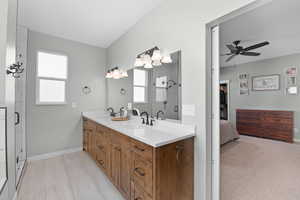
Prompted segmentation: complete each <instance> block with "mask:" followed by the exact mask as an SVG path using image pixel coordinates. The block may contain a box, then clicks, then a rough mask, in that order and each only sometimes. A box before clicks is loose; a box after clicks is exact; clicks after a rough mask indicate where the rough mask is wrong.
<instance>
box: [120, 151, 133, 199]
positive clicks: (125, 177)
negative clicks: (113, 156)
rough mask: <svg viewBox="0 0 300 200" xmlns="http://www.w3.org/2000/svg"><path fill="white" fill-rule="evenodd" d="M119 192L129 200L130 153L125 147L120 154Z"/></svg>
mask: <svg viewBox="0 0 300 200" xmlns="http://www.w3.org/2000/svg"><path fill="white" fill-rule="evenodd" d="M120 164H121V175H120V190H121V192H122V193H123V196H124V197H125V198H126V199H130V173H131V153H130V150H129V149H128V148H126V147H123V148H122V152H121V163H120Z"/></svg>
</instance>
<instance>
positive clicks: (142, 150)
mask: <svg viewBox="0 0 300 200" xmlns="http://www.w3.org/2000/svg"><path fill="white" fill-rule="evenodd" d="M131 149H132V151H133V152H135V153H136V154H138V155H140V156H141V157H142V158H143V159H145V160H147V161H149V162H152V160H153V148H152V147H151V146H149V145H146V144H144V143H142V142H139V141H136V140H131Z"/></svg>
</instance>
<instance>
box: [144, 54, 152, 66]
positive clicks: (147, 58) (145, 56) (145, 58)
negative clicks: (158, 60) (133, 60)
mask: <svg viewBox="0 0 300 200" xmlns="http://www.w3.org/2000/svg"><path fill="white" fill-rule="evenodd" d="M142 60H143V63H144V65H146V64H147V63H151V62H152V60H151V57H150V55H148V54H145V55H143V58H142Z"/></svg>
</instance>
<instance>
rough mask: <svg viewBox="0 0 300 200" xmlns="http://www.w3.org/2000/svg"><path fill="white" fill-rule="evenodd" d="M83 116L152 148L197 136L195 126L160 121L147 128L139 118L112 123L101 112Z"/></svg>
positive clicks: (109, 118)
mask: <svg viewBox="0 0 300 200" xmlns="http://www.w3.org/2000/svg"><path fill="white" fill-rule="evenodd" d="M82 116H83V117H86V118H88V119H90V120H93V121H94V122H97V123H99V124H101V125H103V126H106V127H108V128H111V129H113V130H115V131H118V132H120V133H121V134H124V135H126V136H128V137H131V138H133V139H136V140H138V141H140V142H143V143H145V144H148V145H150V146H152V147H160V146H164V145H167V144H171V143H174V142H177V141H180V140H184V139H187V138H191V137H194V136H195V126H193V125H184V124H181V123H173V122H168V121H163V120H158V121H156V122H155V123H154V126H147V125H143V124H142V123H141V119H140V118H139V117H138V118H136V117H135V118H133V119H130V120H128V121H112V120H111V117H110V116H108V115H107V114H105V113H104V112H99V111H95V112H83V113H82Z"/></svg>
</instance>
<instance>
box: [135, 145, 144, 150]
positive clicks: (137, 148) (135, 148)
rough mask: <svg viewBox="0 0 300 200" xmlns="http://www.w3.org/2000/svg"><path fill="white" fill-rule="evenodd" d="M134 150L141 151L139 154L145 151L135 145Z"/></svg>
mask: <svg viewBox="0 0 300 200" xmlns="http://www.w3.org/2000/svg"><path fill="white" fill-rule="evenodd" d="M134 148H135V149H137V150H139V151H141V152H144V151H145V149H142V148H140V147H138V146H137V145H135V146H134Z"/></svg>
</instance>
